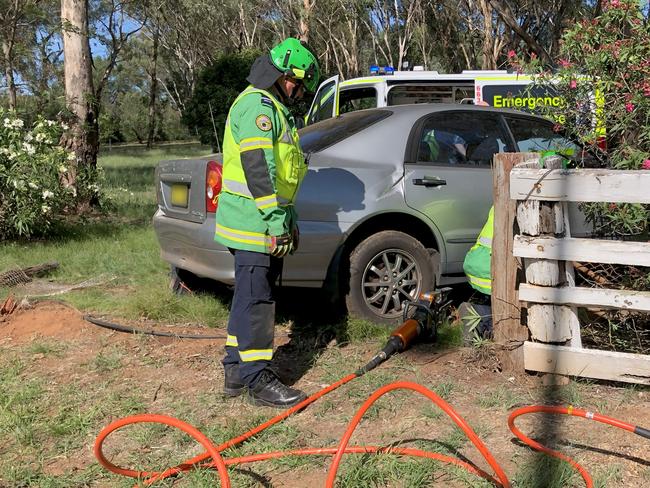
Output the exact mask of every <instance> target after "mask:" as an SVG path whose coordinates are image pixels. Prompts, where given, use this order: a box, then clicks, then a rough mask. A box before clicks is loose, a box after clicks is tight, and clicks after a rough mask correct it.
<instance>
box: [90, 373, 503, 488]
mask: <svg viewBox="0 0 650 488" xmlns="http://www.w3.org/2000/svg"><path fill="white" fill-rule="evenodd" d="M356 377H357V374H351V375H348V376H346V377H345V378H343V379H341V380H339V381H338V382H337V383H334V384H332V385H330V386H329V387H327V388H324V389H323V390H321V391H319V392H317V393H316V394H314V395H312V396H310V397H309V398H307V399H306V400H304V401H303V402H301V403H300V404H298V405H296V406H295V407H292V408H290V409H288V410H286V411H285V412H283V413H281V414H280V415H277V416H276V417H273V418H272V419H271V420H269V421H267V422H265V423H263V424H260V425H259V426H257V427H255V428H254V429H251V430H249V431H248V432H246V433H245V434H242V435H240V436H238V437H235V438H233V439H231V440H229V441H227V442H224V443H223V444H221V445H219V446H214V444H212V443H211V441H210V440H209V439H208V438H207V437H206V436H205V435H203V434H202V433H201V432H199V431H198V429H196V428H194V427H192V426H191V425H189V424H187V423H185V422H182V421H180V420H178V419H174V418H172V417H167V416H164V415H155V414H144V415H135V416H131V417H126V418H123V419H120V420H117V421H115V422H112V423H111V424H109V425H108V426H106V427H105V428H104V429H103V430H102V431H101V432H100V433H99V435H98V436H97V439H96V440H95V445H94V453H95V456H96V457H97V459H98V461H99V463H100V464H101V465H102V466H104V467H105V468H106V469H107V470H109V471H112V472H114V473H117V474H121V475H124V476H129V477H132V478H139V479H145V485H150V484H152V483H154V482H156V481H160V480H162V479H164V478H167V477H170V476H173V475H176V474H178V473H180V472H182V471H187V470H189V469H191V468H193V467H196V466H197V465H199V463H201V462H203V461H205V460H207V459H209V458H212V462H210V463H208V464H202V465H199V467H212V468H215V469H216V470H217V471H218V473H219V477H220V481H221V486H222V488H227V487H228V488H229V487H230V486H231V485H230V479H229V476H228V472H227V466H229V465H234V464H243V463H249V462H256V461H263V460H267V459H271V458H277V457H282V456H287V455H334V459H333V461H332V465H331V467H330V470H329V473H328V478H327V483H326V487H327V488H333V487H334V481H335V479H336V473H337V471H338V467H339V465H340V462H341V458H342V456H343V454H346V453H392V454H397V455H403V456H415V457H424V458H429V459H435V460H438V461H442V462H446V463H451V464H455V465H457V466H460V467H463V468H465V469H467V470H468V471H469V472H471V473H473V474H476V475H478V476H481V477H483V478H485V479H487V480H489V481H491V482H492V483H494V484H495V485H496V486H500V487H502V488H509V487H510V482H509V481H508V478H507V477H506V475H505V473H504V471H503V469H502V468H501V467H500V466H499V464H498V463H497V462H496V460H495V459H494V457H493V456H492V454H491V453H490V451H489V450H488V449H487V448H486V447H485V445H484V444H483V443H482V442H481V440H480V439H479V438H478V436H477V435H476V433H475V432H474V431H473V430H472V429H471V428H470V427H469V425H467V423H466V422H465V420H464V419H463V418H462V417H461V416H460V415H458V414H457V413H456V412H455V411H454V410H453V408H452V407H451V406H450V405H449V404H448V403H447V402H445V401H444V400H443V399H442V398H440V397H439V396H438V395H436V394H435V393H434V392H432V391H430V390H428V389H427V388H425V387H423V386H421V385H418V384H417V383H411V382H405V381H401V382H396V383H391V384H389V385H386V386H384V387H382V388H380V389H379V390H377V391H376V392H375V393H373V394H372V395H371V396H370V397H369V398H368V399H367V400H366V401H365V402H364V404H363V405H362V406H361V407H360V408H359V410H358V411H357V414H356V415H355V416H354V418H353V419H352V421H351V422H350V424H349V426H348V428H347V429H346V431H345V434H344V436H343V439H342V440H341V442H340V444H339V446H338V447H337V448H334V447H330V448H313V449H300V450H293V451H287V452H270V453H265V454H257V455H252V456H244V457H240V458H233V459H229V460H224V459H223V458H222V457H221V455H220V452H222V451H223V450H225V449H226V448H228V447H232V446H234V445H237V444H239V443H241V442H243V441H244V440H246V439H248V438H250V437H251V436H253V435H255V434H257V433H259V432H261V431H262V430H264V429H266V428H268V427H270V426H271V425H274V424H275V423H277V422H280V421H281V420H283V419H285V418H287V417H288V416H289V415H291V414H293V413H295V412H297V411H298V410H300V409H302V408H304V407H306V406H307V405H309V404H310V403H313V402H314V401H316V400H317V399H318V398H320V397H322V396H323V395H325V394H327V393H329V392H331V391H333V390H334V389H336V388H338V387H339V386H341V385H343V384H345V383H347V382H349V381H351V380H353V379H354V378H356ZM397 389H409V390H413V391H416V392H418V393H421V394H422V395H424V396H426V397H427V398H429V399H430V400H431V401H433V402H434V403H436V404H437V405H438V406H439V407H440V408H441V409H442V410H443V411H444V412H445V413H447V415H449V416H450V417H451V418H452V420H453V421H454V422H455V423H456V424H457V425H458V426H459V427H460V428H461V429H462V430H463V431H464V432H465V434H466V435H467V436H468V437H469V439H470V440H471V441H472V442H473V443H474V445H476V447H477V448H478V450H479V452H480V453H481V455H482V456H483V457H484V458H485V460H486V461H487V462H488V464H490V466H491V467H492V469H494V471H495V473H496V475H497V478H498V481H497V480H496V479H494V478H493V477H492V476H491V475H489V474H488V473H486V472H485V471H483V470H481V469H479V468H477V467H475V466H472V465H471V464H469V463H467V462H464V461H461V460H459V459H456V458H452V457H449V456H445V455H442V454H438V453H433V452H428V451H423V450H420V449H413V448H392V447H388V448H386V447H378V446H352V447H348V442H349V440H350V437H352V434H353V432H354V430H355V429H356V427H357V425H358V424H359V422H360V421H361V418H362V417H363V415H364V413H365V412H366V411H367V410H368V409H369V408H370V407H371V406H372V404H373V403H374V402H375V401H377V400H378V399H379V398H380V397H381V396H383V395H385V394H386V393H388V392H390V391H393V390H397ZM138 422H159V423H163V424H165V425H170V426H174V427H178V428H179V429H181V430H182V431H184V432H186V433H188V434H189V435H191V436H192V437H194V438H195V439H196V440H197V441H199V442H200V443H201V445H203V447H205V448H206V452H205V453H203V454H201V455H199V456H196V457H194V458H192V459H190V460H188V461H185V462H184V463H181V464H179V465H178V466H176V467H173V468H170V469H167V470H165V471H163V472H149V471H136V470H131V469H125V468H121V467H118V466H116V465H114V464H112V463H111V462H110V461H108V460H107V459H106V457H105V456H104V454H103V452H102V444H103V442H104V440H105V439H106V437H108V435H110V434H111V433H112V432H114V431H115V430H117V429H120V428H122V427H124V426H126V425H130V424H134V423H138Z"/></svg>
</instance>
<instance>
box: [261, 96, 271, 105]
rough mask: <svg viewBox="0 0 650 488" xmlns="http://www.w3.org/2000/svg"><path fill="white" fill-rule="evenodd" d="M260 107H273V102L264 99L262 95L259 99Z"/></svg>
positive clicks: (267, 98) (266, 98)
mask: <svg viewBox="0 0 650 488" xmlns="http://www.w3.org/2000/svg"><path fill="white" fill-rule="evenodd" d="M261 102H262V105H268V106H269V107H273V101H272V100H271V99H270V98H269V97H265V96H264V95H262V98H261Z"/></svg>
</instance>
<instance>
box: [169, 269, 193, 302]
mask: <svg viewBox="0 0 650 488" xmlns="http://www.w3.org/2000/svg"><path fill="white" fill-rule="evenodd" d="M192 279H196V276H194V275H193V274H192V273H190V272H189V271H185V270H184V269H180V268H177V267H176V266H172V267H171V268H170V271H169V291H171V292H172V293H173V294H174V295H190V294H192V289H191V288H190V287H189V286H188V284H187V282H191V281H192Z"/></svg>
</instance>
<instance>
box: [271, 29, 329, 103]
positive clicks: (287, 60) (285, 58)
mask: <svg viewBox="0 0 650 488" xmlns="http://www.w3.org/2000/svg"><path fill="white" fill-rule="evenodd" d="M271 62H272V63H273V65H274V66H275V67H276V68H278V69H279V70H280V71H281V72H282V73H283V74H286V75H289V76H291V77H292V78H296V79H298V80H302V82H303V83H304V85H305V88H306V89H307V91H309V92H315V91H316V87H317V86H318V80H319V78H320V68H319V66H318V60H317V59H316V56H314V55H313V53H312V52H311V51H310V50H309V49H308V48H307V47H306V46H305V45H304V44H303V43H301V42H300V41H299V40H298V39H295V38H293V37H289V38H287V39H285V40H284V41H282V42H281V43H280V44H278V45H277V46H275V47H274V48H273V49H271Z"/></svg>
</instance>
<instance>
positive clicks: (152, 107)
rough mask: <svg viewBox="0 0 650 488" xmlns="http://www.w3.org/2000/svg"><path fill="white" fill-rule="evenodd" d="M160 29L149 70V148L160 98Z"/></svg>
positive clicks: (154, 35) (149, 147) (154, 130)
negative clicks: (158, 69) (158, 70)
mask: <svg viewBox="0 0 650 488" xmlns="http://www.w3.org/2000/svg"><path fill="white" fill-rule="evenodd" d="M159 37H160V31H159V30H158V27H157V26H156V28H155V30H154V32H153V46H152V52H151V71H150V72H149V79H150V86H149V88H150V91H149V131H148V133H147V149H151V147H152V146H153V140H154V136H155V135H156V100H157V99H158V74H157V68H158V39H159Z"/></svg>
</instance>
